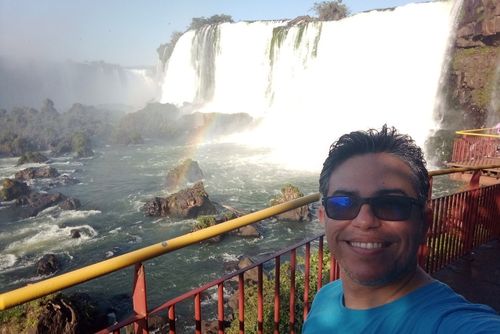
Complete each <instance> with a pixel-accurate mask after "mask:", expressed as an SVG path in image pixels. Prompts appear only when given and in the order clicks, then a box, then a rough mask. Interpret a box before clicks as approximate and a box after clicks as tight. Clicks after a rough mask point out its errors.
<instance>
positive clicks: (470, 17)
mask: <svg viewBox="0 0 500 334" xmlns="http://www.w3.org/2000/svg"><path fill="white" fill-rule="evenodd" d="M456 39H457V41H456V45H457V46H458V47H473V46H484V45H491V46H499V45H500V3H499V2H498V0H467V1H464V3H463V7H462V17H461V20H460V23H459V26H458V28H457V36H456Z"/></svg>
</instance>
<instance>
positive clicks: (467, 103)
mask: <svg viewBox="0 0 500 334" xmlns="http://www.w3.org/2000/svg"><path fill="white" fill-rule="evenodd" d="M499 50H500V2H498V0H464V2H463V6H462V9H461V13H460V18H459V22H458V25H457V30H456V35H455V41H454V43H453V46H452V50H451V59H450V65H449V68H448V70H447V72H446V75H445V77H444V78H443V79H444V83H445V84H444V85H443V87H444V88H443V90H444V92H443V93H444V96H445V98H444V101H442V105H441V106H440V108H439V109H440V110H439V113H440V114H439V117H440V118H441V124H440V125H441V129H440V130H438V131H437V132H436V133H435V134H434V135H433V136H431V137H430V138H429V139H428V141H427V143H426V144H427V145H426V151H427V155H428V158H429V160H430V161H431V162H432V163H434V164H441V163H444V162H446V161H449V159H450V158H451V153H452V150H453V140H454V138H455V131H456V130H462V129H477V128H482V127H492V126H495V125H496V124H497V123H499V122H500V51H499Z"/></svg>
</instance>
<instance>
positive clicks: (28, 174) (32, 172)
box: [15, 166, 59, 181]
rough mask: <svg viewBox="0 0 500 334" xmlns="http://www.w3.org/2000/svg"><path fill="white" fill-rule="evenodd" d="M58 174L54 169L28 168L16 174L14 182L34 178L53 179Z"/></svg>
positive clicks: (47, 167)
mask: <svg viewBox="0 0 500 334" xmlns="http://www.w3.org/2000/svg"><path fill="white" fill-rule="evenodd" d="M58 176H59V172H58V171H57V169H55V168H54V167H49V166H44V167H30V168H26V169H23V170H20V171H19V172H17V173H16V175H15V179H16V180H22V181H25V180H31V179H35V178H53V177H58Z"/></svg>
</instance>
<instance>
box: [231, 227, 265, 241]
mask: <svg viewBox="0 0 500 334" xmlns="http://www.w3.org/2000/svg"><path fill="white" fill-rule="evenodd" d="M235 234H236V235H237V236H239V237H247V238H260V236H261V233H260V232H259V230H258V229H257V227H255V226H254V225H253V224H252V225H247V226H243V227H240V228H239V229H237V230H236V232H235Z"/></svg>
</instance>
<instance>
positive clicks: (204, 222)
mask: <svg viewBox="0 0 500 334" xmlns="http://www.w3.org/2000/svg"><path fill="white" fill-rule="evenodd" d="M215 224H217V221H216V219H215V216H198V218H196V223H195V225H194V227H193V231H198V230H202V229H204V228H207V227H210V226H214V225H215Z"/></svg>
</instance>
